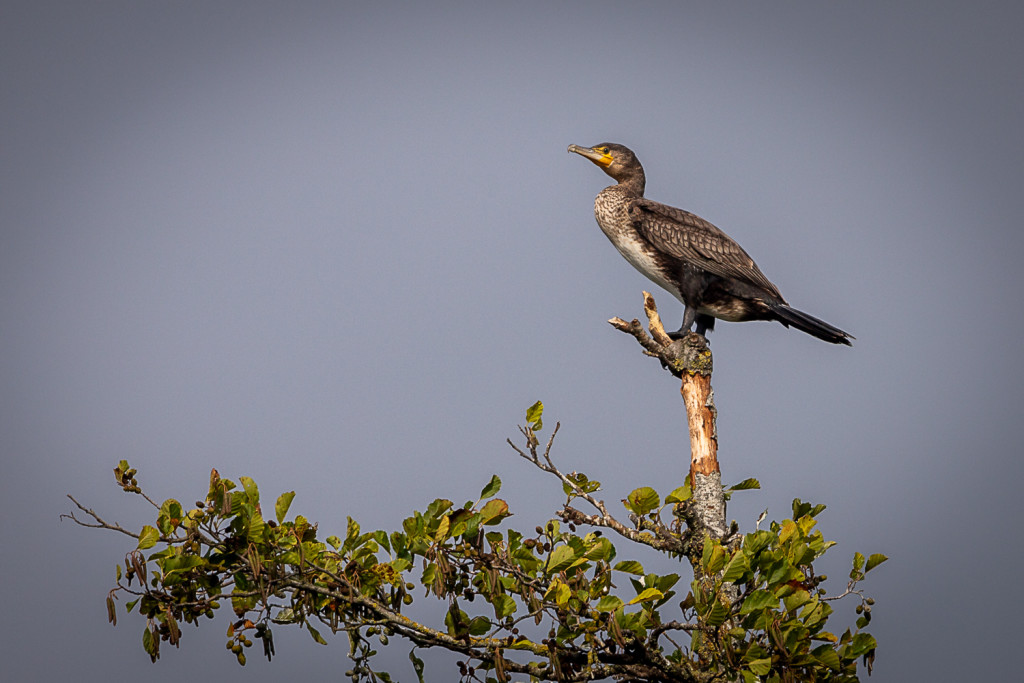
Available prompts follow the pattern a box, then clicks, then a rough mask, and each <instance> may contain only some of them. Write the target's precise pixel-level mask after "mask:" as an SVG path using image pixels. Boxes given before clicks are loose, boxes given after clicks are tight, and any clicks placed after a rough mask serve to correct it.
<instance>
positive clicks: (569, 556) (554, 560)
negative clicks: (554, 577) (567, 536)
mask: <svg viewBox="0 0 1024 683" xmlns="http://www.w3.org/2000/svg"><path fill="white" fill-rule="evenodd" d="M576 557H577V555H576V551H575V550H574V549H573V547H572V546H570V545H560V546H558V547H557V548H555V549H554V550H553V551H551V557H550V558H549V559H548V568H547V571H548V573H550V574H557V573H558V572H560V571H562V570H563V569H567V568H568V567H569V565H571V564H572V563H573V562H575V561H576Z"/></svg>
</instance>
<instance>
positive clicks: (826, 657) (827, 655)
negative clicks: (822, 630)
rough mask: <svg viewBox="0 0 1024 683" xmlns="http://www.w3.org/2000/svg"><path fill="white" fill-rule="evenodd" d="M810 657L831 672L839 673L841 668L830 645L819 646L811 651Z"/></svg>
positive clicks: (837, 657)
mask: <svg viewBox="0 0 1024 683" xmlns="http://www.w3.org/2000/svg"><path fill="white" fill-rule="evenodd" d="M811 656H812V657H814V658H815V659H817V660H818V661H819V662H821V663H822V664H824V665H825V666H827V667H828V668H830V669H832V670H833V671H839V669H840V668H841V667H842V664H841V663H840V661H839V654H838V653H836V651H835V650H834V649H833V648H832V646H831V645H819V646H818V647H816V648H814V649H813V650H811Z"/></svg>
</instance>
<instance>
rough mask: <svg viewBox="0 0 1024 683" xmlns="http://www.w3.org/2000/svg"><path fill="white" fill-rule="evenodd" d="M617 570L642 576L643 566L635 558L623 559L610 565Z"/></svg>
mask: <svg viewBox="0 0 1024 683" xmlns="http://www.w3.org/2000/svg"><path fill="white" fill-rule="evenodd" d="M612 569H614V570H615V571H617V572H626V573H627V574H636V575H637V576H643V573H644V566H643V565H642V564H640V563H639V562H637V561H636V560H623V561H622V562H619V563H617V564H616V565H615V566H614V567H612Z"/></svg>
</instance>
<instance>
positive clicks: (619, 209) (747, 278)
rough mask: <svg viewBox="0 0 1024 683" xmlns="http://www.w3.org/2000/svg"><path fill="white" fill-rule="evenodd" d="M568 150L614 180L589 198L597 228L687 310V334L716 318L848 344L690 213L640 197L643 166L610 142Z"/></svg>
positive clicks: (710, 327) (709, 327) (710, 324)
mask: <svg viewBox="0 0 1024 683" xmlns="http://www.w3.org/2000/svg"><path fill="white" fill-rule="evenodd" d="M569 151H570V152H575V153H576V154H579V155H582V156H584V157H586V158H587V159H590V160H591V161H592V162H594V163H595V164H597V165H598V166H599V167H600V168H601V169H602V170H603V171H604V172H605V173H607V174H608V175H610V176H611V177H612V178H614V179H615V180H617V181H618V184H617V185H612V186H611V187H606V188H605V189H603V190H601V192H600V193H599V194H598V195H597V198H596V199H595V200H594V216H595V217H596V218H597V224H598V225H599V226H601V230H602V231H603V232H604V234H605V235H606V236H607V237H608V239H609V240H611V242H612V244H614V245H615V248H616V249H618V250H619V253H620V254H622V255H623V256H624V257H625V258H626V260H627V261H629V262H630V263H632V264H633V267H634V268H636V269H637V270H639V271H640V272H641V273H643V274H644V275H646V276H647V277H648V278H650V279H651V280H653V281H654V282H655V284H657V285H658V286H659V287H661V288H662V289H665V290H666V291H668V292H670V293H671V294H672V295H673V296H675V297H676V298H677V299H679V301H681V302H682V303H683V305H684V306H685V307H686V308H685V310H684V312H683V324H682V326H681V327H680V328H679V330H678V331H676V332H674V333H671V334H670V335H669V336H671V337H673V338H680V337H683V336H685V335H686V334H687V333H688V332H689V331H690V328H691V327H692V326H693V324H694V323H697V329H696V332H697V334H699V335H702V336H703V335H705V333H706V332H707V331H708V330H713V329H714V327H715V318H721V319H722V320H727V321H729V322H743V321H747V320H778V321H779V322H780V323H782V324H783V325H785V326H786V327H789V326H790V325H792V326H793V327H795V328H797V329H798V330H801V331H803V332H806V333H807V334H810V335H812V336H815V337H817V338H818V339H823V340H825V341H827V342H831V343H833V344H846V345H847V346H849V345H850V340H851V339H853V338H854V337H853V336H852V335H850V334H849V333H848V332H844V331H843V330H840V329H839V328H838V327H833V326H832V325H829V324H828V323H826V322H824V321H822V320H818V319H817V318H815V317H814V316H811V315H808V314H807V313H804V312H803V311H798V310H796V309H795V308H790V306H789V304H788V303H786V300H785V299H783V298H782V295H781V294H780V293H779V290H778V288H777V287H776V286H775V285H773V284H772V283H771V282H770V281H769V280H768V278H766V277H765V276H764V274H763V273H762V272H761V270H760V269H759V268H758V267H757V264H756V263H754V260H753V259H752V258H750V256H748V255H747V252H745V251H743V248H742V247H740V245H738V244H737V243H736V242H734V241H733V240H732V239H731V238H730V237H729V236H728V235H726V234H725V233H724V232H722V231H721V230H719V229H718V228H716V227H715V226H713V225H712V224H711V223H708V222H707V221H706V220H704V219H702V218H700V217H698V216H695V215H694V214H692V213H690V212H688V211H683V210H682V209H677V208H675V207H672V206H666V205H665V204H659V203H657V202H652V201H651V200H649V199H644V185H645V183H646V177H645V176H644V169H643V166H641V165H640V161H639V160H638V159H637V158H636V155H635V154H633V152H632V151H631V150H630V149H628V148H626V147H624V146H622V145H617V144H613V143H610V142H602V143H601V144H599V145H595V146H594V147H580V146H578V145H569Z"/></svg>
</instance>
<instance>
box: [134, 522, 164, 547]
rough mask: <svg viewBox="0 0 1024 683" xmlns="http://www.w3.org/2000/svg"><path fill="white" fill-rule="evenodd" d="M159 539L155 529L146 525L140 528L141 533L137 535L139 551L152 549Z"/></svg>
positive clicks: (158, 533)
mask: <svg viewBox="0 0 1024 683" xmlns="http://www.w3.org/2000/svg"><path fill="white" fill-rule="evenodd" d="M159 539H160V532H159V531H157V530H156V528H155V527H151V526H149V525H148V524H147V525H146V526H144V527H142V532H141V533H140V534H139V550H145V549H146V548H152V547H153V546H155V545H156V542H157V541H158V540H159Z"/></svg>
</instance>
